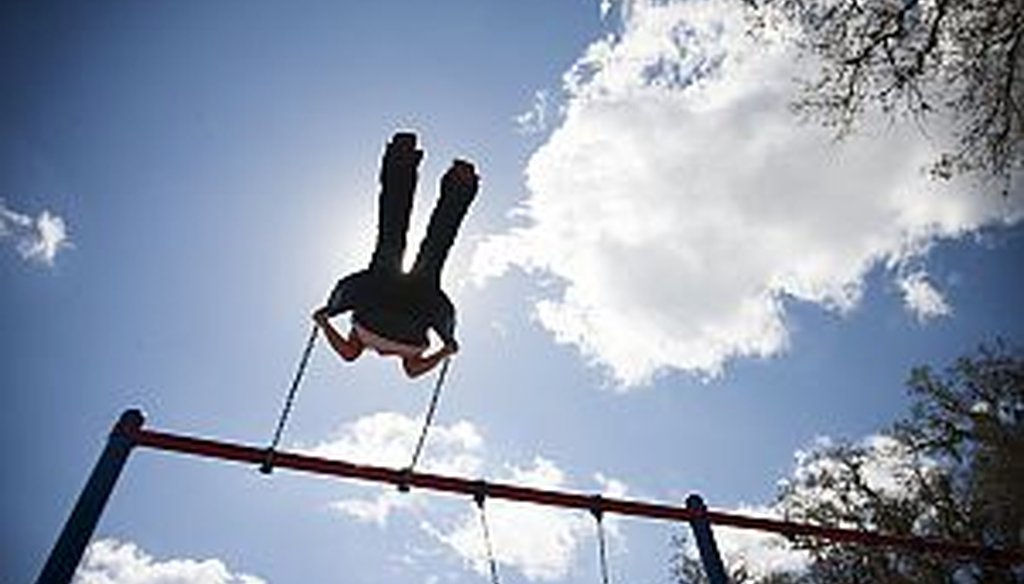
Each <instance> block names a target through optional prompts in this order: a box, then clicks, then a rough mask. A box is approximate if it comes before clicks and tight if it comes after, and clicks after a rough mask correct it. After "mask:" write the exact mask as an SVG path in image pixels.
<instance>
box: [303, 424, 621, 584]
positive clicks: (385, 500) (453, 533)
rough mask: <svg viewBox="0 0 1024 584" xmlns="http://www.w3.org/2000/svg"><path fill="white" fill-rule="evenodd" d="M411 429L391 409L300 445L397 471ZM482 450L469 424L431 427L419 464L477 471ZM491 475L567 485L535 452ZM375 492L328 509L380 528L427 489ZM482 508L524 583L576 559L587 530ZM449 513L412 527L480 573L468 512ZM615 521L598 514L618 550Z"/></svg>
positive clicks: (543, 515)
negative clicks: (316, 441)
mask: <svg viewBox="0 0 1024 584" xmlns="http://www.w3.org/2000/svg"><path fill="white" fill-rule="evenodd" d="M419 431H420V422H419V421H418V420H414V419H412V418H409V417H406V416H404V415H402V414H398V413H394V412H379V413H376V414H371V415H368V416H365V417H363V418H360V419H358V420H356V421H355V422H352V423H350V424H347V425H345V426H344V427H343V428H341V429H340V431H338V432H337V433H336V435H335V436H333V437H331V438H330V439H329V440H326V441H324V442H322V443H320V444H317V445H315V446H312V447H310V448H302V449H301V450H303V451H305V452H308V453H310V454H314V455H317V456H324V457H329V458H336V459H344V460H348V461H351V462H356V463H365V464H374V465H379V466H390V467H393V468H401V467H404V466H406V465H407V464H408V463H409V456H410V453H411V452H412V449H413V447H414V445H415V441H416V439H417V437H418V435H419ZM484 450H485V444H484V441H483V438H482V436H481V433H480V432H479V431H478V430H477V428H476V427H475V426H473V425H472V424H471V423H469V422H465V421H460V422H456V423H454V424H452V425H449V426H444V425H435V426H434V427H432V428H431V431H430V437H429V439H428V441H427V445H426V448H425V450H424V453H423V458H422V459H421V460H422V462H421V466H420V467H419V468H420V469H421V470H423V471H426V472H434V473H439V474H446V475H451V476H460V477H473V476H481V474H482V472H483V469H484V458H485V456H484ZM494 480H496V481H498V482H511V483H515V484H521V485H525V486H534V487H540V488H566V487H567V486H568V484H569V480H568V477H567V475H566V473H565V472H564V471H563V470H562V469H561V468H559V466H558V465H557V464H556V463H555V462H553V461H551V460H548V459H546V458H543V457H540V456H538V457H536V458H534V459H533V460H532V461H531V462H530V463H529V464H527V465H524V466H517V465H513V464H506V465H502V470H501V472H500V473H499V474H498V476H497V478H496V479H494ZM594 483H596V485H597V490H598V491H599V492H601V493H602V494H604V495H606V496H609V497H622V496H624V495H625V494H626V492H627V486H626V484H625V483H624V482H622V481H620V480H618V479H616V478H614V477H608V476H605V475H603V474H600V473H599V474H596V475H595V476H594ZM376 491H377V492H376V494H375V496H372V497H363V498H345V499H341V500H338V501H335V502H334V503H332V505H331V507H332V508H333V509H335V510H337V511H339V512H341V513H342V514H343V515H345V516H347V517H350V518H352V519H355V520H357V521H363V522H367V523H375V524H377V525H378V526H380V527H382V528H383V527H386V526H387V521H388V518H389V517H390V516H391V515H392V514H394V513H395V512H397V511H399V510H402V511H406V512H408V511H412V510H414V509H422V508H423V507H424V506H425V505H426V504H427V501H428V500H429V495H428V494H426V493H422V492H417V491H415V490H414V491H413V492H411V493H398V492H396V491H395V490H394V489H390V488H388V489H384V488H381V489H376ZM486 507H487V515H488V522H489V524H490V530H491V535H492V537H493V543H494V548H495V551H496V553H497V560H498V562H499V563H500V564H501V565H503V566H506V567H510V568H514V569H517V570H519V571H520V572H522V574H523V575H524V576H525V577H526V578H528V579H531V580H557V579H560V578H563V577H565V576H566V575H567V574H568V573H569V572H570V570H571V568H572V567H573V565H574V564H575V562H576V561H577V559H578V553H579V550H580V549H581V548H582V547H583V546H584V545H586V544H587V543H588V539H592V538H593V537H594V535H595V526H594V520H593V519H592V518H591V517H590V515H589V514H587V513H585V512H579V511H575V512H573V511H565V510H557V509H553V508H550V507H541V506H537V505H524V504H521V503H520V504H517V503H510V502H506V501H500V500H488V501H487V503H486ZM452 518H453V521H451V522H448V523H445V522H444V521H421V522H420V528H421V529H423V531H424V532H425V533H427V534H428V535H429V536H430V537H432V538H433V539H434V540H435V541H437V542H439V543H441V544H443V545H444V546H445V548H446V549H447V550H448V551H450V552H452V553H454V554H455V555H456V556H457V557H459V558H461V559H462V560H464V561H465V562H466V564H467V565H468V566H469V567H471V568H472V569H476V570H478V571H480V572H482V573H486V570H487V569H488V568H487V564H486V559H485V558H486V554H485V551H484V544H483V536H482V533H481V526H480V523H479V517H478V516H477V515H476V513H475V512H474V513H470V512H467V513H465V514H460V515H458V516H457V517H455V516H453V517H452ZM618 525H619V524H618V520H617V519H616V518H615V517H612V516H609V517H607V518H606V519H605V529H606V533H607V534H608V537H609V540H610V542H611V543H613V544H614V545H615V546H617V547H616V549H621V547H622V542H623V538H622V535H621V533H620V531H619V527H618Z"/></svg>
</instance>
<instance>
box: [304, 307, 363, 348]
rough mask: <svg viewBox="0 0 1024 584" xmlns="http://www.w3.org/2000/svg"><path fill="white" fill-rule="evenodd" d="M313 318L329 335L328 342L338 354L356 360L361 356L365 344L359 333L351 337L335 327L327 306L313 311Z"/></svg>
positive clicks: (325, 334) (325, 333)
mask: <svg viewBox="0 0 1024 584" xmlns="http://www.w3.org/2000/svg"><path fill="white" fill-rule="evenodd" d="M313 320H314V321H316V324H318V325H319V326H320V328H321V329H323V331H324V336H326V337H327V342H328V343H330V344H331V348H333V349H334V351H335V352H336V353H338V355H339V356H340V357H341V358H342V359H344V360H346V361H355V360H356V359H358V358H359V355H361V354H362V353H363V349H364V348H365V345H363V342H362V341H361V340H360V339H359V336H358V335H355V334H352V335H350V336H349V338H347V339H346V338H345V337H343V336H342V335H341V333H339V332H338V330H337V329H335V328H334V325H332V324H331V321H330V319H329V318H328V316H327V308H326V307H324V308H320V309H318V310H317V311H316V312H314V313H313Z"/></svg>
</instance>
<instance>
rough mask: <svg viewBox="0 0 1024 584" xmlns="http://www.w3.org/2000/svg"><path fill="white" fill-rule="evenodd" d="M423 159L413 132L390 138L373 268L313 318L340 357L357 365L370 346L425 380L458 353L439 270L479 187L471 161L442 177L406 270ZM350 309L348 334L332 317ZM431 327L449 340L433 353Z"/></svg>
mask: <svg viewBox="0 0 1024 584" xmlns="http://www.w3.org/2000/svg"><path fill="white" fill-rule="evenodd" d="M422 159H423V151H422V150H420V149H418V148H417V147H416V135H415V134H412V133H408V132H400V133H397V134H395V135H394V136H393V137H392V139H391V141H390V142H389V143H388V145H387V147H386V148H385V150H384V157H383V160H382V163H381V171H380V183H381V191H380V196H379V198H378V217H377V243H376V247H375V249H374V251H373V256H372V258H371V260H370V266H369V267H368V268H367V269H365V270H360V271H358V272H355V273H353V274H349V275H348V276H345V277H344V278H342V279H341V280H339V281H338V283H337V284H336V285H335V287H334V290H333V291H332V292H331V295H330V297H329V299H328V301H327V304H326V305H325V306H323V307H321V308H318V309H317V310H316V311H315V312H314V313H313V320H315V321H316V323H317V324H318V325H319V326H320V328H321V329H323V332H324V334H325V336H326V337H327V340H328V342H329V343H330V345H331V347H333V348H334V350H335V351H336V352H337V353H338V355H339V356H341V358H342V359H344V360H346V361H354V360H355V359H358V358H359V356H360V355H362V354H363V351H364V350H365V349H367V348H370V349H373V350H374V351H376V352H377V353H378V354H380V355H383V356H394V357H397V358H399V359H401V361H402V368H403V369H404V370H405V373H406V375H408V376H409V377H418V376H420V375H423V374H424V373H426V372H428V371H430V370H431V369H433V368H434V367H436V366H437V364H438V363H440V362H441V361H442V360H443V359H444V358H445V357H448V356H449V355H452V354H454V353H456V352H457V351H458V350H459V344H458V342H457V341H456V340H455V307H454V306H453V305H452V302H451V300H450V299H449V298H448V295H447V294H445V293H444V291H443V290H441V269H442V268H443V267H444V262H445V259H447V257H448V252H449V250H450V249H451V247H452V244H453V243H454V242H455V235H456V233H457V232H458V230H459V226H460V225H461V224H462V220H463V218H465V216H466V212H467V211H468V210H469V206H470V204H471V203H472V202H473V199H474V198H475V197H476V193H477V189H478V185H479V178H478V177H477V175H476V170H475V169H474V167H473V165H472V164H471V163H469V162H466V161H464V160H458V159H457V160H455V161H453V162H452V166H451V167H450V168H449V169H448V171H447V172H445V174H444V176H443V177H442V178H441V196H440V199H438V201H437V204H436V206H435V207H434V211H433V213H432V214H431V216H430V222H429V224H428V225H427V234H426V236H425V237H424V238H423V241H422V242H421V243H420V248H419V252H418V253H417V254H416V260H415V262H414V263H413V266H412V269H411V270H410V271H409V272H403V271H402V258H403V256H404V255H405V244H406V232H407V231H408V228H409V215H410V213H411V211H412V198H413V194H414V193H415V191H416V183H417V180H418V178H419V170H418V169H419V164H420V162H421V161H422ZM347 311H351V312H352V327H351V329H350V330H349V333H348V336H345V335H344V334H342V333H341V332H339V331H338V330H337V329H336V328H335V327H334V325H333V324H332V323H331V321H330V319H331V318H332V317H334V316H337V315H339V314H341V313H343V312H347ZM430 329H433V330H434V332H435V333H437V335H438V336H439V337H440V338H441V341H442V342H443V345H442V346H441V347H439V348H437V349H435V350H433V351H430V341H429V338H428V335H427V331H428V330H430Z"/></svg>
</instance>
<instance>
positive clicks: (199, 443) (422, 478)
mask: <svg viewBox="0 0 1024 584" xmlns="http://www.w3.org/2000/svg"><path fill="white" fill-rule="evenodd" d="M132 438H133V439H134V440H135V442H136V444H137V445H138V446H146V447H149V448H154V449H157V450H165V451H170V452H178V453H182V454H193V455H197V456H204V457H209V458H219V459H223V460H233V461H236V462H243V463H248V464H253V465H259V464H261V463H262V462H263V461H264V460H265V458H266V450H265V449H262V448H256V447H253V446H244V445H240V444H230V443H226V442H219V441H215V440H208V439H204V438H195V437H191V436H182V435H176V434H170V433H166V432H158V431H154V430H147V429H142V428H140V429H137V430H134V431H132ZM274 465H275V466H278V467H282V468H290V469H292V470H298V471H304V472H310V473H315V474H324V475H333V476H338V477H344V478H351V479H360V480H366V481H373V482H378V483H388V484H392V485H395V486H396V487H402V488H406V487H418V488H422V489H428V490H433V491H441V492H447V493H457V494H463V495H471V496H475V495H478V494H480V493H481V492H482V493H484V494H485V495H486V496H487V497H493V498H496V499H507V500H510V501H521V502H525V503H536V504H539V505H549V506H554V507H565V508H570V509H583V510H592V509H595V508H596V507H599V508H600V510H601V511H603V512H606V513H618V514H620V515H628V516H634V517H646V518H652V519H666V520H671V521H692V520H693V519H695V518H697V517H699V516H700V515H701V513H703V516H704V517H706V518H707V519H708V521H709V522H711V523H712V524H716V525H725V526H729V527H737V528H741V529H756V530H760V531H770V532H774V533H779V534H782V535H786V536H809V537H819V538H823V539H828V540H832V541H842V542H851V543H858V544H862V545H868V546H888V547H901V548H907V549H912V550H915V551H919V552H928V553H934V554H942V555H951V556H958V557H976V558H981V559H984V560H987V561H992V562H998V563H1003V564H1008V565H1016V564H1021V563H1024V553H1022V551H1021V550H1001V549H995V548H988V547H983V546H979V545H973V544H966V543H957V542H950V541H942V540H935V539H925V538H916V537H906V536H897V535H886V534H881V533H875V532H870V531H861V530H855V529H842V528H836V527H825V526H820V525H810V524H805V523H794V522H792V521H782V520H778V519H767V518H761V517H750V516H746V515H739V514H735V513H727V512H723V511H713V510H707V511H704V512H700V511H695V510H692V509H687V508H685V507H679V506H673V505H665V504H660V503H649V502H644V501H634V500H626V499H613V498H607V497H600V498H598V497H596V496H594V495H585V494H580V493H570V492H565V491H552V490H545V489H535V488H530V487H521V486H517V485H511V484H506V483H491V482H485V481H480V480H476V481H474V480H467V479H462V478H457V477H449V476H443V475H436V474H430V473H420V472H409V471H406V470H396V469H391V468H385V467H380V466H371V465H361V464H353V463H350V462H345V461H341V460H329V459H325V458H318V457H314V456H307V455H304V454H296V453H289V452H277V453H276V454H275V455H274Z"/></svg>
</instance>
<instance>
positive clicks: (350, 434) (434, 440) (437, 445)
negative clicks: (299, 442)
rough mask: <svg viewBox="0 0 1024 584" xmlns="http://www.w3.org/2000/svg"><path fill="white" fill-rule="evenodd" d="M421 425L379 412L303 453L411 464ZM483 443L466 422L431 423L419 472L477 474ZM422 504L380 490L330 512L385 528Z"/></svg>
mask: <svg viewBox="0 0 1024 584" xmlns="http://www.w3.org/2000/svg"><path fill="white" fill-rule="evenodd" d="M420 427H421V422H420V421H419V420H416V419H413V418H410V417H407V416H404V415H402V414H399V413H396V412H378V413H375V414H371V415H368V416H364V417H362V418H359V419H358V420H356V421H355V422H352V423H350V424H347V425H345V426H344V427H342V428H341V429H340V430H339V431H338V432H336V433H335V435H334V436H332V437H331V438H329V439H328V440H325V441H323V442H321V443H319V444H316V445H314V446H312V447H309V448H303V449H302V450H303V451H305V452H307V453H309V454H311V455H313V456H323V457H325V458H334V459H341V460H347V461H349V462H355V463H358V464H372V465H375V466H387V467H392V468H404V467H406V466H408V464H409V457H410V456H411V455H412V454H411V453H412V451H413V448H414V447H415V445H416V440H417V439H418V438H419V434H420ZM482 447H483V439H482V438H481V436H480V433H479V432H478V430H477V429H476V427H475V426H474V425H473V424H471V423H470V422H466V421H459V422H455V423H454V424H451V425H449V426H445V425H443V424H434V425H433V426H432V427H431V429H430V434H429V435H428V436H427V442H426V444H425V446H424V451H423V454H422V455H421V456H422V457H421V459H420V460H421V464H420V465H419V469H420V470H422V471H425V472H434V473H439V474H447V475H455V476H473V475H476V474H477V473H478V472H479V470H480V466H481V463H482V459H481V449H482ZM421 502H422V500H421V497H420V496H419V495H418V494H416V493H412V494H400V493H397V492H395V491H394V490H391V489H388V490H381V492H379V493H378V494H377V495H376V496H374V497H372V498H347V499H341V500H338V501H335V502H334V503H332V505H331V506H332V508H333V509H335V510H337V511H340V512H341V513H343V514H345V515H348V516H350V517H353V518H355V519H358V520H360V521H366V522H372V523H377V524H379V525H384V524H385V523H386V522H387V519H388V516H389V515H390V514H391V512H393V511H394V510H395V509H399V508H403V507H411V506H416V505H418V504H420V503H421Z"/></svg>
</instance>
